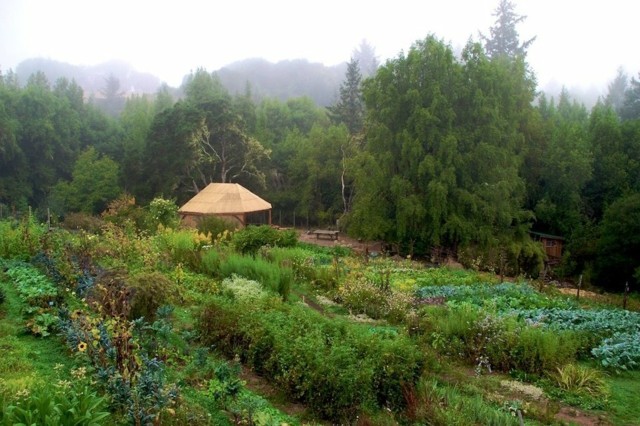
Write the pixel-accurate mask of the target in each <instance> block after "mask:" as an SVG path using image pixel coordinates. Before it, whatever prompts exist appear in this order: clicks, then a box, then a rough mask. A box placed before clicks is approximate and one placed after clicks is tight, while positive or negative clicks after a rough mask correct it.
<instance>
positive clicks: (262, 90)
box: [16, 58, 347, 106]
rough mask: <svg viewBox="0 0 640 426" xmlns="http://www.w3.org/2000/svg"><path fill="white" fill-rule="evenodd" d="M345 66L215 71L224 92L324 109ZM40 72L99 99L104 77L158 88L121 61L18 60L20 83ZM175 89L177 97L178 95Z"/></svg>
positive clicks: (137, 87) (135, 89)
mask: <svg viewBox="0 0 640 426" xmlns="http://www.w3.org/2000/svg"><path fill="white" fill-rule="evenodd" d="M346 70H347V64H346V63H342V64H339V65H334V66H330V67H329V66H325V65H323V64H320V63H311V62H309V61H307V60H306V59H295V60H287V61H280V62H277V63H272V62H269V61H267V60H266V59H258V58H255V59H246V60H243V61H238V62H234V63H232V64H230V65H227V66H224V67H222V68H220V69H219V70H217V71H216V73H217V74H218V76H219V77H220V80H221V82H222V84H223V85H224V87H226V88H227V90H229V93H231V94H232V95H234V94H243V93H245V90H246V88H247V83H249V85H250V87H251V93H252V95H253V98H254V100H256V101H260V100H261V99H263V98H265V97H273V98H278V99H281V100H283V101H284V100H287V99H289V98H296V97H301V96H308V97H310V98H311V99H313V100H314V101H315V102H316V103H317V104H318V105H321V106H329V105H332V104H334V103H335V102H336V100H337V98H338V90H339V87H340V84H341V83H342V81H343V80H344V77H345V73H346ZM38 71H42V72H44V74H45V75H46V76H47V79H48V80H49V82H50V83H51V85H54V84H55V82H56V80H58V79H59V78H61V77H66V78H67V79H69V80H71V79H74V80H75V81H76V83H78V84H79V85H80V87H82V89H83V90H84V93H85V96H86V97H87V98H88V97H91V96H93V97H95V98H101V97H102V93H101V92H102V91H103V90H104V89H105V87H106V79H107V78H108V77H109V76H110V75H111V74H113V75H114V76H115V77H116V78H117V79H118V80H119V81H120V91H122V92H123V93H124V95H125V96H129V95H131V94H142V93H155V92H156V91H157V90H158V88H159V87H160V84H161V81H160V79H159V78H158V77H156V76H154V75H152V74H149V73H141V72H138V71H136V70H135V69H133V67H132V66H131V65H129V64H128V63H126V62H123V61H116V60H114V61H109V62H105V63H102V64H98V65H92V66H80V65H72V64H68V63H65V62H60V61H56V60H53V59H44V58H33V59H27V60H25V61H22V62H21V63H20V64H19V65H18V67H17V68H16V74H17V76H18V80H19V82H20V84H22V85H24V84H26V83H27V80H28V79H29V76H30V75H32V74H34V73H36V72H38ZM179 93H180V90H178V91H177V93H176V95H177V96H180V95H179Z"/></svg>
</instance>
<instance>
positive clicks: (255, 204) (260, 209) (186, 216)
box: [178, 183, 271, 227]
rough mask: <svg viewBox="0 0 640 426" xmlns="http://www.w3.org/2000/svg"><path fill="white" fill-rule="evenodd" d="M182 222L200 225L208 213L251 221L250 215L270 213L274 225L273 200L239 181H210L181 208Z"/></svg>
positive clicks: (244, 223) (269, 221)
mask: <svg viewBox="0 0 640 426" xmlns="http://www.w3.org/2000/svg"><path fill="white" fill-rule="evenodd" d="M178 213H179V214H180V218H181V219H182V222H183V223H185V224H186V225H190V226H197V225H198V222H199V221H200V220H201V219H202V218H203V217H207V216H217V217H220V218H223V219H227V220H230V221H233V222H235V223H238V224H239V225H240V226H241V227H244V226H246V225H247V216H248V215H250V214H254V213H267V214H268V224H269V225H271V203H268V202H266V201H265V200H263V199H262V198H260V197H258V196H257V195H256V194H254V193H253V192H251V191H249V190H248V189H246V188H245V187H243V186H242V185H238V184H237V183H210V184H209V185H207V187H206V188H204V189H203V190H202V191H200V192H198V193H197V194H196V195H195V196H194V197H193V198H192V199H190V200H189V201H187V203H186V204H185V205H184V206H182V207H180V209H179V210H178Z"/></svg>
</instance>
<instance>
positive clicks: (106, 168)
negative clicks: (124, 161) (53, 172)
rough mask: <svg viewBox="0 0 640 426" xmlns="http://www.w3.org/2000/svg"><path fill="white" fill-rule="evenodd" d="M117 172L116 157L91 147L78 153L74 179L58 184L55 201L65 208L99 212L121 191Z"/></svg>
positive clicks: (92, 212)
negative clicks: (101, 153) (102, 155)
mask: <svg viewBox="0 0 640 426" xmlns="http://www.w3.org/2000/svg"><path fill="white" fill-rule="evenodd" d="M118 173H119V171H118V165H117V164H116V163H115V162H114V161H113V160H111V159H110V158H109V157H101V156H100V155H99V154H98V153H97V152H96V150H95V149H94V148H88V149H87V150H86V151H84V152H83V153H82V154H80V156H79V157H78V160H77V161H76V164H75V165H74V167H73V178H72V180H71V182H66V181H61V182H59V183H58V184H57V185H56V187H55V189H54V193H53V196H52V198H53V203H54V205H57V206H58V207H60V208H64V209H65V210H70V211H81V212H84V213H88V214H97V213H100V212H102V211H103V210H104V209H105V208H106V207H107V205H108V204H109V202H110V201H112V200H114V199H115V198H116V197H117V196H118V194H120V187H119V185H118ZM63 206H64V207H63Z"/></svg>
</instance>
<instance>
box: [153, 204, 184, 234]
mask: <svg viewBox="0 0 640 426" xmlns="http://www.w3.org/2000/svg"><path fill="white" fill-rule="evenodd" d="M179 224H180V217H179V216H178V206H177V205H176V203H175V201H173V200H165V199H164V198H162V197H156V198H154V199H153V200H152V201H151V202H150V203H149V217H148V218H147V227H148V229H149V230H150V231H152V232H155V231H156V230H157V229H158V226H161V225H162V226H163V227H165V228H177V227H178V225H179Z"/></svg>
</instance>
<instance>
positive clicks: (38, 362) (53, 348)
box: [0, 282, 73, 390]
mask: <svg viewBox="0 0 640 426" xmlns="http://www.w3.org/2000/svg"><path fill="white" fill-rule="evenodd" d="M0 285H1V286H2V289H3V291H4V294H5V301H4V303H3V304H2V305H0V352H2V356H1V357H0V377H2V380H3V385H4V386H5V387H6V388H8V389H13V390H20V389H24V388H29V387H31V386H33V385H34V384H36V383H37V382H41V383H45V382H50V381H53V380H54V379H55V380H57V379H58V378H59V376H58V374H57V373H56V372H55V371H54V368H53V367H54V366H55V365H56V364H62V365H64V366H65V367H67V368H66V369H69V367H70V366H72V365H73V362H72V361H73V360H72V359H71V358H69V357H68V356H66V354H65V348H64V346H63V345H62V343H61V342H59V341H58V340H57V339H56V338H40V337H35V336H33V335H30V334H26V332H25V331H24V325H23V324H24V321H23V320H22V315H21V312H20V310H21V304H20V301H19V299H18V295H17V292H16V290H15V288H14V287H13V286H11V285H8V284H7V283H6V282H3V283H0Z"/></svg>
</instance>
